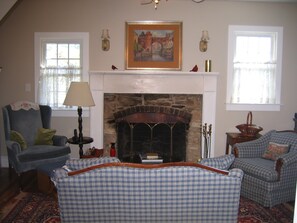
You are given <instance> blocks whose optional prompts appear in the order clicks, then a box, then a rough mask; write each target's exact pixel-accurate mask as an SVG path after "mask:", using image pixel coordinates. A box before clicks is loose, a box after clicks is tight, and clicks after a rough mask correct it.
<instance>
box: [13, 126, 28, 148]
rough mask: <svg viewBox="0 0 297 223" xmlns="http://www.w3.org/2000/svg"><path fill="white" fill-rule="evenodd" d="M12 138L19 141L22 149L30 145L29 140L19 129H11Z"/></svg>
mask: <svg viewBox="0 0 297 223" xmlns="http://www.w3.org/2000/svg"><path fill="white" fill-rule="evenodd" d="M10 140H12V141H15V142H17V143H19V144H20V146H21V149H22V150H25V149H27V147H28V146H27V142H26V140H25V139H24V137H23V136H22V134H21V133H19V132H17V131H14V130H11V131H10Z"/></svg>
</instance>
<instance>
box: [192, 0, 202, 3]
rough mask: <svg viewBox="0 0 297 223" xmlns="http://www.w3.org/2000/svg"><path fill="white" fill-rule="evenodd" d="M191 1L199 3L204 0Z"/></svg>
mask: <svg viewBox="0 0 297 223" xmlns="http://www.w3.org/2000/svg"><path fill="white" fill-rule="evenodd" d="M192 1H193V2H195V3H201V2H204V1H205V0H192Z"/></svg>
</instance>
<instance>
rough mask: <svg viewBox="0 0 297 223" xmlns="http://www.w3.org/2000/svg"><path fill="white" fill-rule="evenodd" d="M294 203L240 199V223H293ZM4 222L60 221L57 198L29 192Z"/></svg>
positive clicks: (41, 222)
mask: <svg viewBox="0 0 297 223" xmlns="http://www.w3.org/2000/svg"><path fill="white" fill-rule="evenodd" d="M293 206H294V204H293V203H286V204H280V205H277V206H275V207H273V208H264V207H262V206H261V205H259V204H257V203H255V202H253V201H251V200H248V199H245V198H241V199H240V207H239V216H238V222H239V223H291V222H293V214H294V207H293ZM1 222H2V223H13V222H14V223H58V222H60V217H59V208H58V204H57V201H56V200H55V198H53V197H52V196H49V195H45V194H42V193H27V194H25V196H23V197H22V198H21V199H20V200H19V201H18V202H17V204H16V205H15V206H14V207H13V208H12V210H11V211H10V212H9V213H8V214H7V215H6V216H5V217H4V219H2V221H1Z"/></svg>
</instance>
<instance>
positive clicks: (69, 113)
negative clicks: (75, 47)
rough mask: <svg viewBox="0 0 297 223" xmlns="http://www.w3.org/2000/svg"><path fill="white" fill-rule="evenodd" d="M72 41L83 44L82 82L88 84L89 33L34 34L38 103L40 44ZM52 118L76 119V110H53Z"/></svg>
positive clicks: (87, 115)
mask: <svg viewBox="0 0 297 223" xmlns="http://www.w3.org/2000/svg"><path fill="white" fill-rule="evenodd" d="M49 39H51V40H67V39H69V40H73V39H79V40H81V41H82V43H83V51H82V58H83V70H82V79H83V81H87V82H89V75H88V71H89V33H87V32H36V33H35V34H34V49H35V101H36V102H37V101H38V81H39V75H40V72H39V71H40V58H41V43H42V41H43V40H49ZM52 116H54V117H77V110H73V109H72V110H53V111H52ZM83 116H84V117H89V108H84V109H83Z"/></svg>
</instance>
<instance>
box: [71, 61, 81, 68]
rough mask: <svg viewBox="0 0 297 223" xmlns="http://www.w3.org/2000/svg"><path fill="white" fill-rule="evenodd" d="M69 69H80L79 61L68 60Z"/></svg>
mask: <svg viewBox="0 0 297 223" xmlns="http://www.w3.org/2000/svg"><path fill="white" fill-rule="evenodd" d="M69 67H80V60H69Z"/></svg>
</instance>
